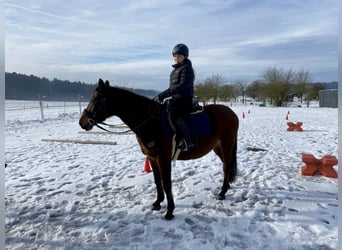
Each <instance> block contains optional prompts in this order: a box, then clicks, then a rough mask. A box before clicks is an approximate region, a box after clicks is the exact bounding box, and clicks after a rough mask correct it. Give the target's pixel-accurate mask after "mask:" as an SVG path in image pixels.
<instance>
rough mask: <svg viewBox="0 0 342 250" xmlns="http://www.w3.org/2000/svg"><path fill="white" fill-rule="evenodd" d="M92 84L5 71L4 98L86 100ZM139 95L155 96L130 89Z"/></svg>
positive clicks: (147, 92) (155, 92)
mask: <svg viewBox="0 0 342 250" xmlns="http://www.w3.org/2000/svg"><path fill="white" fill-rule="evenodd" d="M94 88H95V83H94V84H86V83H83V82H80V81H77V82H70V81H63V80H58V79H53V80H49V79H47V78H45V77H43V78H40V77H38V76H34V75H25V74H20V73H16V72H13V73H7V72H6V73H5V99H16V100H39V99H40V98H44V100H47V101H78V100H79V99H78V98H80V97H84V98H85V99H84V100H88V98H89V97H90V95H91V93H92V91H93V90H94ZM130 90H131V91H134V92H136V93H138V94H140V95H144V96H150V97H153V96H155V95H156V94H157V93H158V92H157V91H154V90H144V89H130Z"/></svg>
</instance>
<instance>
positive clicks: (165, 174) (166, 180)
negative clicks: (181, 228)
mask: <svg viewBox="0 0 342 250" xmlns="http://www.w3.org/2000/svg"><path fill="white" fill-rule="evenodd" d="M159 166H160V167H159V169H160V173H161V178H162V186H163V189H164V192H165V194H166V199H167V212H166V214H165V219H167V220H171V219H173V217H174V216H173V210H174V209H175V203H174V200H173V195H172V182H171V160H168V161H159Z"/></svg>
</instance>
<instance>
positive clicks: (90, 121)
mask: <svg viewBox="0 0 342 250" xmlns="http://www.w3.org/2000/svg"><path fill="white" fill-rule="evenodd" d="M148 120H149V118H146V119H145V120H144V121H142V122H141V123H140V124H139V125H138V126H136V127H135V128H133V129H128V130H125V131H121V132H114V131H110V130H108V129H106V128H104V127H102V126H101V125H105V126H115V125H112V124H108V123H105V122H94V120H92V119H88V122H89V123H93V125H95V126H96V127H98V128H100V129H102V130H104V131H107V132H109V133H112V134H127V133H129V132H134V130H136V129H138V128H140V127H141V126H142V125H144V124H145V123H146V122H147V121H148ZM99 124H101V125H99Z"/></svg>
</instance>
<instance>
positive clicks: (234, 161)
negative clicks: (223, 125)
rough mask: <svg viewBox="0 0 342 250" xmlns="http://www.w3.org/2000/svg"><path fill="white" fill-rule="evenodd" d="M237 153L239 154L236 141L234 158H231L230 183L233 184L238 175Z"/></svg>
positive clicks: (233, 152) (233, 151)
mask: <svg viewBox="0 0 342 250" xmlns="http://www.w3.org/2000/svg"><path fill="white" fill-rule="evenodd" d="M236 152H237V140H235V143H234V146H233V150H232V156H231V158H230V163H229V177H228V178H229V179H228V181H229V183H232V182H233V181H234V180H235V177H236V175H237V159H236Z"/></svg>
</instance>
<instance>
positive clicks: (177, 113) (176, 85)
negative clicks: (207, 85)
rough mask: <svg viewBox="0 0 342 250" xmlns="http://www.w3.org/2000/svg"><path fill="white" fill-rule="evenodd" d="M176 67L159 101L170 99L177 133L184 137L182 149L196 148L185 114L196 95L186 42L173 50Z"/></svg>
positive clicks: (158, 97) (171, 115) (189, 109)
mask: <svg viewBox="0 0 342 250" xmlns="http://www.w3.org/2000/svg"><path fill="white" fill-rule="evenodd" d="M172 55H173V60H174V62H175V64H174V65H172V67H173V68H174V69H173V70H172V72H171V74H170V85H169V88H168V89H166V90H165V91H163V92H161V93H160V94H159V95H158V96H157V97H156V99H157V101H159V102H163V101H164V99H165V98H168V97H172V98H171V99H170V100H169V115H170V118H171V121H172V124H174V125H175V127H176V134H177V135H180V136H182V137H183V138H184V142H183V143H182V144H181V145H179V148H180V149H181V150H182V151H187V150H190V149H194V148H195V144H194V143H193V141H192V138H191V135H190V133H189V129H188V127H187V124H186V123H185V121H184V116H185V115H187V114H189V113H190V112H191V108H192V99H193V96H194V80H195V74H194V70H193V68H192V63H191V61H190V60H189V59H188V56H189V49H188V47H187V46H186V45H185V44H182V43H180V44H177V45H176V46H175V47H174V48H173V50H172Z"/></svg>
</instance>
